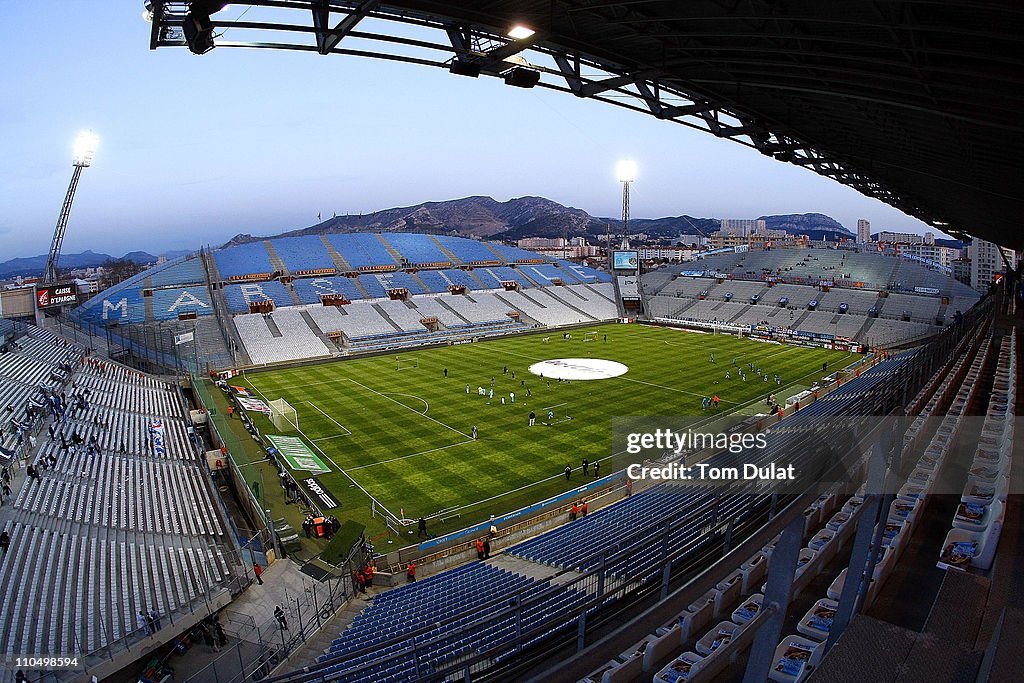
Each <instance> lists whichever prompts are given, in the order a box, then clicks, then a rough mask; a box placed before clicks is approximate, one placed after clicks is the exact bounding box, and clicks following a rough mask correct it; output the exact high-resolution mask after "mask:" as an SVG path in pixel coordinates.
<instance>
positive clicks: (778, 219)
mask: <svg viewBox="0 0 1024 683" xmlns="http://www.w3.org/2000/svg"><path fill="white" fill-rule="evenodd" d="M759 218H762V219H764V221H765V223H766V224H767V226H768V227H769V228H770V229H775V230H785V231H786V232H788V233H790V234H794V235H809V236H810V237H811V238H812V239H816V240H821V239H827V240H831V239H844V238H845V239H849V238H850V237H854V236H855V235H854V233H853V232H851V231H850V230H847V229H846V228H844V227H843V226H842V225H841V224H840V223H839V222H838V221H836V220H835V219H833V218H831V217H829V216H826V215H825V214H821V213H803V214H785V215H774V216H760V217H759ZM720 226H721V221H720V220H719V219H717V218H696V217H694V216H687V215H682V216H666V217H664V218H631V219H630V221H629V232H630V234H633V235H636V234H638V233H645V234H647V235H648V236H650V237H658V238H665V239H670V240H673V241H676V240H678V241H683V242H687V243H688V242H692V241H693V239H694V238H696V237H699V236H703V235H708V234H709V233H711V232H714V231H715V230H718V229H719V227H720ZM348 232H416V233H432V234H445V235H458V236H462V237H475V238H487V239H493V240H508V241H515V240H518V239H522V238H524V237H549V238H551V237H587V238H589V239H590V241H591V242H598V241H601V240H602V239H603V237H604V236H605V235H606V234H608V233H609V232H610V233H611V234H612V235H617V234H621V233H622V220H621V219H619V218H601V217H596V216H591V215H590V214H589V213H587V212H586V211H584V210H583V209H577V208H573V207H569V206H563V205H561V204H559V203H558V202H554V201H551V200H550V199H545V198H544V197H518V198H516V199H510V200H508V201H506V202H499V201H497V200H495V199H493V198H491V197H465V198H463V199H452V200H449V201H444V202H425V203H423V204H416V205H415V206H404V207H397V208H393V209H384V210H382V211H375V212H373V213H367V214H358V215H352V214H350V215H345V216H333V217H331V218H328V219H327V220H325V221H322V222H320V223H317V224H316V225H311V226H309V227H306V228H300V229H297V230H291V231H288V232H283V233H280V234H276V235H266V236H262V237H255V236H253V235H250V234H239V235H235V236H234V237H232V238H231V239H230V240H229V241H228V242H227V243H226V244H225V245H224V246H233V245H236V244H246V243H248V242H255V241H258V240H262V239H266V238H267V237H291V236H298V235H321V234H328V233H348ZM188 253H190V252H189V251H174V252H168V253H166V254H164V256H165V257H166V258H167V259H173V258H178V257H179V256H184V255H185V254H188ZM110 258H114V257H112V256H110V255H109V254H103V253H96V252H93V251H84V252H81V253H78V254H62V255H61V258H60V265H61V267H63V268H88V267H90V266H98V265H100V264H102V263H103V262H104V261H106V260H107V259H110ZM121 258H124V259H127V260H130V261H135V262H137V263H142V264H149V263H153V262H155V261H156V260H157V257H156V256H154V255H152V254H149V253H146V252H144V251H133V252H130V253H128V254H125V255H124V256H123V257H121ZM46 259H47V256H46V255H45V254H43V255H40V256H31V257H27V258H16V259H11V260H9V261H5V262H0V278H6V277H13V276H16V275H22V276H26V277H29V276H33V275H42V273H43V270H44V269H45V268H46Z"/></svg>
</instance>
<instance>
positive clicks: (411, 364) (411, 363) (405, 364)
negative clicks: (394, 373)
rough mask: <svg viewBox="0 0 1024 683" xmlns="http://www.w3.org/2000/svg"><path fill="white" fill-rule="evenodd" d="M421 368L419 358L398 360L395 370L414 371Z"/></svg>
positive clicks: (396, 360)
mask: <svg viewBox="0 0 1024 683" xmlns="http://www.w3.org/2000/svg"><path fill="white" fill-rule="evenodd" d="M419 366H420V360H419V358H396V359H395V370H413V369H415V368H418V367H419Z"/></svg>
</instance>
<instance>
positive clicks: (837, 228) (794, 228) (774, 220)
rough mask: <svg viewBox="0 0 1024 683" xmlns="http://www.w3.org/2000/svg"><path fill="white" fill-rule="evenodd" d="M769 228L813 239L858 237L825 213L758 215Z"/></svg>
mask: <svg viewBox="0 0 1024 683" xmlns="http://www.w3.org/2000/svg"><path fill="white" fill-rule="evenodd" d="M758 220H764V222H765V225H766V226H767V227H768V229H769V230H785V231H786V232H788V233H789V234H791V235H808V236H809V237H810V238H811V239H813V240H839V239H850V238H856V236H857V234H856V233H855V232H853V231H851V230H847V229H846V228H844V227H843V226H842V225H841V224H840V223H839V221H837V220H835V219H834V218H832V217H831V216H826V215H825V214H823V213H791V214H783V215H778V216H758Z"/></svg>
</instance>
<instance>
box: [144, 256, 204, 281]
mask: <svg viewBox="0 0 1024 683" xmlns="http://www.w3.org/2000/svg"><path fill="white" fill-rule="evenodd" d="M149 281H150V284H151V285H152V286H153V287H169V286H172V285H194V284H200V283H204V282H206V269H205V268H203V263H202V261H200V260H199V259H198V258H187V259H183V260H180V261H171V262H169V263H165V264H164V265H162V266H157V267H156V268H154V269H153V270H151V271H149Z"/></svg>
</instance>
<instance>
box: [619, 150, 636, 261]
mask: <svg viewBox="0 0 1024 683" xmlns="http://www.w3.org/2000/svg"><path fill="white" fill-rule="evenodd" d="M616 171H617V175H618V178H619V182H621V183H622V248H623V249H628V248H629V184H630V183H632V182H633V181H634V180H635V179H636V162H635V161H620V162H619V165H618V167H617V169H616Z"/></svg>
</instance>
